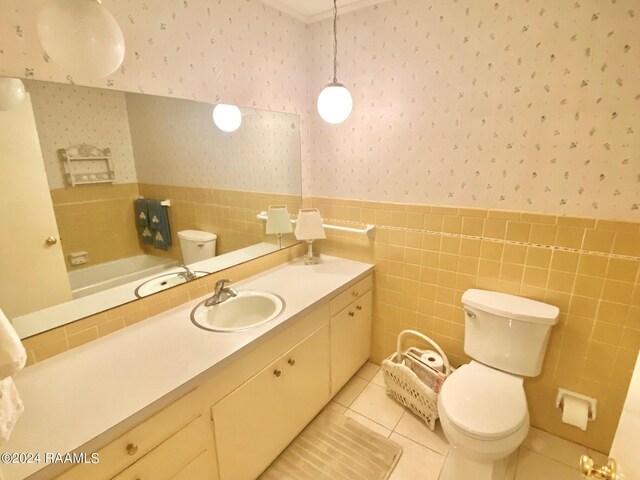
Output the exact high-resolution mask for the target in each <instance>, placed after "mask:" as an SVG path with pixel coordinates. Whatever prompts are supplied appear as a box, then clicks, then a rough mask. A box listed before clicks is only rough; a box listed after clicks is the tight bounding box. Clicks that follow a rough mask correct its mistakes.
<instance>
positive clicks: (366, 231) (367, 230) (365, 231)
mask: <svg viewBox="0 0 640 480" xmlns="http://www.w3.org/2000/svg"><path fill="white" fill-rule="evenodd" d="M256 218H257V219H258V220H262V221H263V222H266V221H267V212H260V213H259V214H257V215H256ZM291 223H293V224H295V223H296V221H295V220H291ZM322 226H323V227H324V228H326V229H327V230H338V231H341V232H349V233H360V234H362V235H366V236H367V237H369V238H375V236H376V226H375V225H371V224H367V225H366V226H365V227H364V228H355V227H342V226H339V225H328V224H326V223H324V224H322Z"/></svg>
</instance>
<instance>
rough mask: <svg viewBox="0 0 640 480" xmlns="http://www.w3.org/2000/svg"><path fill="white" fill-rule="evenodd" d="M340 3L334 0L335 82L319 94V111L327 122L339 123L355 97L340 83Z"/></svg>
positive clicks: (351, 107) (347, 115)
mask: <svg viewBox="0 0 640 480" xmlns="http://www.w3.org/2000/svg"><path fill="white" fill-rule="evenodd" d="M337 24H338V5H337V0H333V82H331V83H330V84H328V85H327V86H326V87H324V89H323V90H322V92H320V96H318V113H319V114H320V116H321V117H322V119H323V120H324V121H325V122H328V123H332V124H338V123H342V122H344V121H345V120H346V119H347V118H348V117H349V115H351V110H352V109H353V99H352V98H351V94H350V93H349V90H347V88H346V87H345V86H344V85H343V84H341V83H338V73H337V72H338V59H337V57H338V33H337Z"/></svg>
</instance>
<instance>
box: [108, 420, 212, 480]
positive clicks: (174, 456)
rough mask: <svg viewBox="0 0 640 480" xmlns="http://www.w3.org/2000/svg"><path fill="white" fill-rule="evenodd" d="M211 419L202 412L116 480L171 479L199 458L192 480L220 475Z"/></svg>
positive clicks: (206, 479) (114, 478) (203, 479)
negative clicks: (217, 467)
mask: <svg viewBox="0 0 640 480" xmlns="http://www.w3.org/2000/svg"><path fill="white" fill-rule="evenodd" d="M211 437H212V435H211V421H210V420H209V419H208V418H207V417H206V416H204V415H201V416H200V417H198V418H197V419H195V420H194V421H193V422H191V423H190V424H189V425H187V426H186V427H184V428H183V429H182V430H180V431H179V432H177V433H176V434H175V435H173V436H172V437H170V438H169V439H168V440H166V441H165V442H163V443H161V444H160V445H158V447H157V448H155V449H153V450H152V451H151V452H149V453H148V454H147V455H145V456H144V457H142V458H141V459H140V460H138V461H137V462H136V463H134V464H133V465H131V466H130V467H128V468H127V469H126V470H124V471H122V472H120V473H119V474H118V475H116V476H115V477H113V480H146V479H148V480H169V479H172V478H174V477H175V476H176V475H179V474H180V473H181V472H182V471H183V470H185V469H188V468H190V466H191V464H192V463H194V462H195V461H196V460H199V463H198V465H197V466H198V468H197V469H195V470H193V476H191V477H189V479H190V480H214V479H216V478H217V471H216V464H215V454H214V452H213V444H212V441H211Z"/></svg>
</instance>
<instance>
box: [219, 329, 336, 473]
mask: <svg viewBox="0 0 640 480" xmlns="http://www.w3.org/2000/svg"><path fill="white" fill-rule="evenodd" d="M328 400H329V326H328V325H325V326H323V327H322V328H320V329H319V330H317V331H316V332H315V333H313V334H311V335H310V336H309V337H307V338H306V339H305V340H303V341H302V342H301V343H299V344H298V345H297V346H295V347H294V348H293V349H291V350H290V351H289V352H287V353H285V354H284V355H283V356H281V357H280V358H278V359H277V360H276V361H274V362H273V363H271V364H270V365H269V366H268V367H267V368H265V369H264V370H263V371H261V372H260V373H258V374H257V375H256V376H254V377H253V378H252V379H251V380H249V381H248V382H247V383H245V384H244V385H242V386H241V387H240V388H238V389H237V390H236V391H234V392H233V393H231V394H230V395H228V396H227V397H225V398H224V399H223V400H222V401H220V402H219V403H217V404H216V405H214V407H213V409H212V413H213V422H214V430H215V439H216V451H217V454H218V465H219V472H220V479H221V480H253V479H255V478H257V477H258V475H259V474H260V473H261V472H262V471H263V470H264V469H265V468H267V467H268V466H269V464H270V463H271V462H272V461H273V460H274V459H275V458H276V457H277V456H278V455H279V454H280V452H282V450H284V448H285V447H286V446H287V445H288V444H289V443H290V442H291V440H293V439H294V438H295V436H296V435H297V434H298V433H300V431H301V430H302V429H303V428H304V427H305V426H306V425H307V423H309V421H310V420H311V419H312V418H313V417H314V416H315V415H316V414H317V413H318V412H319V411H320V409H321V408H322V407H323V406H324V405H325V404H326V403H327V401H328Z"/></svg>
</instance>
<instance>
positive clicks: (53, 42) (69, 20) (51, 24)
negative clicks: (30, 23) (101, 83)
mask: <svg viewBox="0 0 640 480" xmlns="http://www.w3.org/2000/svg"><path fill="white" fill-rule="evenodd" d="M37 30H38V38H39V39H40V44H41V45H42V48H43V49H44V51H45V52H46V53H47V55H48V56H49V57H50V58H51V60H53V61H54V62H55V63H56V64H58V65H59V66H60V67H62V68H64V69H65V70H66V71H67V72H69V73H70V74H71V75H76V76H80V77H85V78H103V77H108V76H109V75H111V74H112V73H113V72H115V71H116V70H117V69H118V68H119V67H120V65H122V60H124V36H123V35H122V30H120V25H118V22H117V21H116V19H115V18H113V15H111V13H109V11H108V10H107V9H106V8H104V7H103V6H102V5H100V4H99V3H98V2H97V1H95V0H49V1H48V2H47V3H45V4H44V6H43V7H42V10H40V14H39V15H38V23H37Z"/></svg>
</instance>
